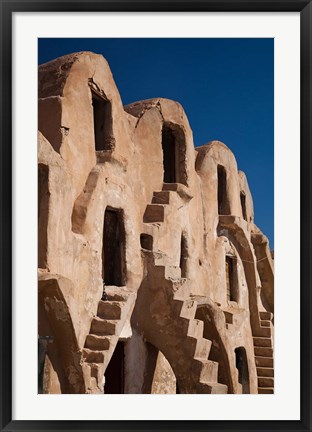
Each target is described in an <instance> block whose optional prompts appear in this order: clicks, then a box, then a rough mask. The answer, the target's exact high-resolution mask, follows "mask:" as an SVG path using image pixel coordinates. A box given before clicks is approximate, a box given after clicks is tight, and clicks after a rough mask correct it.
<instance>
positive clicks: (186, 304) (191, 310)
mask: <svg viewBox="0 0 312 432" xmlns="http://www.w3.org/2000/svg"><path fill="white" fill-rule="evenodd" d="M173 304H174V309H175V312H176V313H177V315H178V316H180V317H182V318H187V319H193V318H194V317H195V314H196V310H197V301H196V300H178V299H176V300H174V303H173Z"/></svg>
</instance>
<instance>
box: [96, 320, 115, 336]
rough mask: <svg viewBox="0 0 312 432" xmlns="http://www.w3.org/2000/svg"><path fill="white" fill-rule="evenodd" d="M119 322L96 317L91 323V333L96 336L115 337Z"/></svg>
mask: <svg viewBox="0 0 312 432" xmlns="http://www.w3.org/2000/svg"><path fill="white" fill-rule="evenodd" d="M117 324H118V320H107V319H102V318H99V317H94V318H93V320H92V323H91V329H90V333H91V334H95V335H113V334H116V327H117Z"/></svg>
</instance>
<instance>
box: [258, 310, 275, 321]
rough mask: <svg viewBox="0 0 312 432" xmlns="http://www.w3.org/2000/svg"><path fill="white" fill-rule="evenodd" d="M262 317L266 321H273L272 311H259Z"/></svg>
mask: <svg viewBox="0 0 312 432" xmlns="http://www.w3.org/2000/svg"><path fill="white" fill-rule="evenodd" d="M259 314H260V319H261V320H265V321H272V318H273V314H272V313H271V312H259Z"/></svg>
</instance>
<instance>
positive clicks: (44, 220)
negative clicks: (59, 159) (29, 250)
mask: <svg viewBox="0 0 312 432" xmlns="http://www.w3.org/2000/svg"><path fill="white" fill-rule="evenodd" d="M49 196H50V193H49V167H48V166H47V165H43V164H39V165H38V267H39V268H46V267H47V247H48V243H47V229H48V213H49Z"/></svg>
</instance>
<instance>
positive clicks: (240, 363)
mask: <svg viewBox="0 0 312 432" xmlns="http://www.w3.org/2000/svg"><path fill="white" fill-rule="evenodd" d="M235 362H236V368H237V370H238V382H239V383H240V384H241V386H242V393H244V394H245V393H247V394H248V393H250V386H249V371H248V362H247V355H246V350H245V348H244V347H239V348H235Z"/></svg>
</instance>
